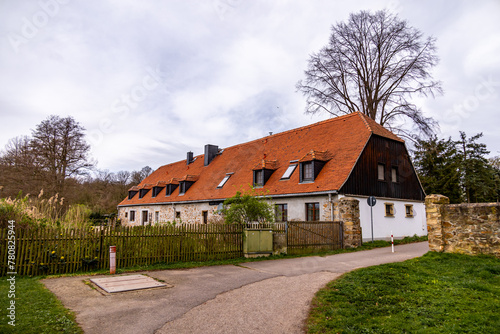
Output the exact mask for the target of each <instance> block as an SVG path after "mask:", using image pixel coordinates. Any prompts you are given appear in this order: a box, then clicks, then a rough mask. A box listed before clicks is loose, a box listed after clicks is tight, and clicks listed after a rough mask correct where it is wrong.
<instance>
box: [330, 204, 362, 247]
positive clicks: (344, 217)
mask: <svg viewBox="0 0 500 334" xmlns="http://www.w3.org/2000/svg"><path fill="white" fill-rule="evenodd" d="M334 204H335V206H337V208H334V212H336V211H338V215H339V220H340V221H341V222H343V224H344V248H356V247H358V246H361V242H362V240H361V235H362V234H361V223H360V220H359V201H358V200H357V199H355V198H352V197H343V198H341V199H340V200H339V201H338V202H335V203H334Z"/></svg>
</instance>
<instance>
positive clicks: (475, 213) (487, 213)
mask: <svg viewBox="0 0 500 334" xmlns="http://www.w3.org/2000/svg"><path fill="white" fill-rule="evenodd" d="M449 202H450V201H449V199H448V198H447V197H445V196H442V195H429V196H427V197H426V199H425V207H426V215H427V232H428V235H429V248H430V249H431V250H432V251H435V252H450V253H465V254H472V255H475V254H489V255H495V256H497V257H500V203H479V204H449Z"/></svg>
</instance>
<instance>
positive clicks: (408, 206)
mask: <svg viewBox="0 0 500 334" xmlns="http://www.w3.org/2000/svg"><path fill="white" fill-rule="evenodd" d="M405 212H406V217H408V218H412V217H413V205H412V204H405Z"/></svg>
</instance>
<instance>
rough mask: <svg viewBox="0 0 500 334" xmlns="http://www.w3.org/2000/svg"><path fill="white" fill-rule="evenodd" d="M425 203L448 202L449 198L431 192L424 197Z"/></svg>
mask: <svg viewBox="0 0 500 334" xmlns="http://www.w3.org/2000/svg"><path fill="white" fill-rule="evenodd" d="M425 204H450V199H449V198H448V197H446V196H443V195H437V194H432V195H428V196H426V197H425Z"/></svg>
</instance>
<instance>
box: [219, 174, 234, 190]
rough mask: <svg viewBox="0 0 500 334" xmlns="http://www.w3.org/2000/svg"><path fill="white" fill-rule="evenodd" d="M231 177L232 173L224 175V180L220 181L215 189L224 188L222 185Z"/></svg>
mask: <svg viewBox="0 0 500 334" xmlns="http://www.w3.org/2000/svg"><path fill="white" fill-rule="evenodd" d="M231 175H233V173H228V174H226V176H224V178H223V179H222V181H220V183H219V185H218V186H217V188H222V187H224V185H225V184H226V182H227V180H229V178H230V177H231Z"/></svg>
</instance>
